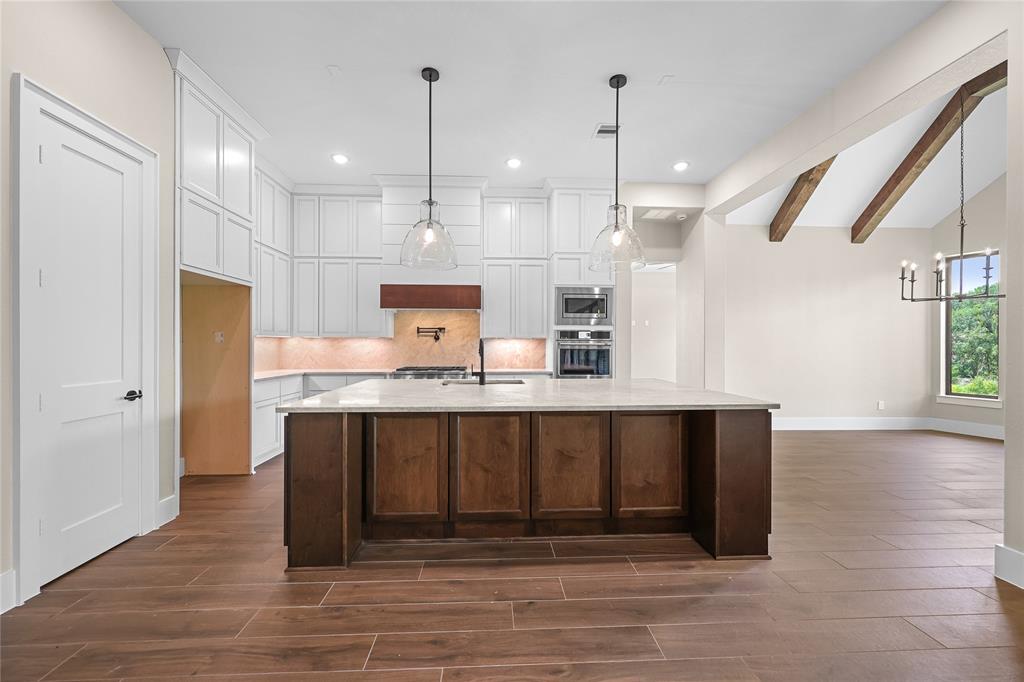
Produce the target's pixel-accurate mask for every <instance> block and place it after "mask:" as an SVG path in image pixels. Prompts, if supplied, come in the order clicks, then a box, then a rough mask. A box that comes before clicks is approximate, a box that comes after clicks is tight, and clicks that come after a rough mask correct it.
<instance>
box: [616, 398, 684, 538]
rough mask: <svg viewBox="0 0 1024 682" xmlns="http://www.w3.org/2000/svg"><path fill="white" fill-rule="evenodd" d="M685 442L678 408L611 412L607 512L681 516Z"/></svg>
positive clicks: (618, 516)
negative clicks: (609, 484) (609, 509)
mask: <svg viewBox="0 0 1024 682" xmlns="http://www.w3.org/2000/svg"><path fill="white" fill-rule="evenodd" d="M686 445H687V435H686V415H685V414H683V413H682V412H650V413H643V412H614V413H613V414H612V516H615V517H617V518H629V517H637V518H651V517H673V516H685V515H686V512H687V497H688V495H687V477H686V469H687V465H686V449H687V448H686Z"/></svg>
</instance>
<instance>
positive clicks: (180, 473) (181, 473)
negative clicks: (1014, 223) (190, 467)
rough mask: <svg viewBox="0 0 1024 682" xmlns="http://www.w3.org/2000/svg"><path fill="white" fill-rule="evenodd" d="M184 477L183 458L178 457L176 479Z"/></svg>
mask: <svg viewBox="0 0 1024 682" xmlns="http://www.w3.org/2000/svg"><path fill="white" fill-rule="evenodd" d="M184 476H185V458H184V457H179V458H178V478H182V477H184Z"/></svg>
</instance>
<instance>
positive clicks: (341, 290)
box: [320, 260, 352, 336]
mask: <svg viewBox="0 0 1024 682" xmlns="http://www.w3.org/2000/svg"><path fill="white" fill-rule="evenodd" d="M351 333H352V262H351V261H345V260H322V261H320V336H349V335H350V334H351Z"/></svg>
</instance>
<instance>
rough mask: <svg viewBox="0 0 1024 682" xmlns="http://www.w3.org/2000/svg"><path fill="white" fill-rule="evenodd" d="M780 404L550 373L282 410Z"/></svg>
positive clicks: (662, 384)
mask: <svg viewBox="0 0 1024 682" xmlns="http://www.w3.org/2000/svg"><path fill="white" fill-rule="evenodd" d="M778 408H779V404H778V403H774V402H770V401H766V400H758V399H756V398H746V397H744V396H739V395H730V394H728V393H718V392H717V391H704V390H700V389H694V388H688V387H685V386H680V385H678V384H674V383H671V382H668V381H658V380H655V379H635V380H629V379H594V380H587V379H547V378H544V377H537V378H531V379H527V380H525V382H524V383H522V384H489V385H487V386H480V385H478V384H450V385H448V386H445V385H443V383H442V382H441V381H440V380H436V379H419V380H416V381H393V380H388V379H370V380H367V381H363V382H360V383H358V384H353V385H352V386H346V387H345V388H339V389H337V390H334V391H328V392H326V393H321V394H320V395H318V396H314V397H312V398H306V399H304V400H296V401H293V402H290V403H285V404H283V405H280V406H278V408H277V411H278V412H286V413H304V412H305V413H317V412H555V411H572V412H577V411H587V410H623V411H625V410H766V409H767V410H774V409H778Z"/></svg>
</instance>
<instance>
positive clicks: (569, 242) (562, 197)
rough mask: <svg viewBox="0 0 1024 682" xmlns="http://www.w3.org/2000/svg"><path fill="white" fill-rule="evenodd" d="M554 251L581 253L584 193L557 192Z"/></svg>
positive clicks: (555, 200) (554, 198) (555, 195)
mask: <svg viewBox="0 0 1024 682" xmlns="http://www.w3.org/2000/svg"><path fill="white" fill-rule="evenodd" d="M552 200H553V201H554V204H555V224H554V230H555V235H554V236H555V239H554V247H553V248H552V250H553V251H579V250H580V249H581V248H582V245H583V235H582V227H583V192H577V191H561V190H560V191H557V192H555V194H554V197H553V198H552Z"/></svg>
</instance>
